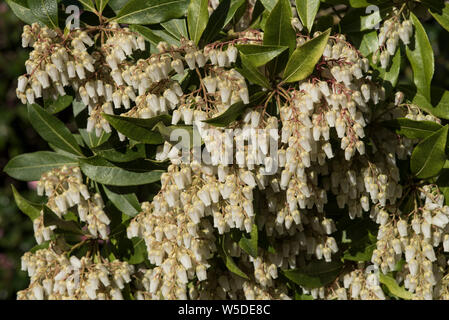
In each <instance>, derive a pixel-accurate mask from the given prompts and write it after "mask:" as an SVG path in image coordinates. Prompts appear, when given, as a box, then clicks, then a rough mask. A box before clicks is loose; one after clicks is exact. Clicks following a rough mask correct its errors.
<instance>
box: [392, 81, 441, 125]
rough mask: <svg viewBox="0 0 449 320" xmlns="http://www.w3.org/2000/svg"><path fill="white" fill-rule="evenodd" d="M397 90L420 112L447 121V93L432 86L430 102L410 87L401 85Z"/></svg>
mask: <svg viewBox="0 0 449 320" xmlns="http://www.w3.org/2000/svg"><path fill="white" fill-rule="evenodd" d="M398 88H399V90H400V91H403V92H404V94H405V96H406V97H407V98H408V99H409V100H410V101H411V103H412V104H414V105H417V106H418V107H419V108H420V109H421V110H424V111H426V112H428V113H430V114H432V115H434V116H435V117H438V118H442V119H449V91H446V90H444V89H442V88H438V87H435V86H432V88H431V99H432V100H431V101H432V102H431V101H430V100H428V99H427V98H426V97H424V96H423V95H422V94H421V93H419V92H417V91H416V88H414V87H412V86H409V85H403V84H401V85H399V86H398Z"/></svg>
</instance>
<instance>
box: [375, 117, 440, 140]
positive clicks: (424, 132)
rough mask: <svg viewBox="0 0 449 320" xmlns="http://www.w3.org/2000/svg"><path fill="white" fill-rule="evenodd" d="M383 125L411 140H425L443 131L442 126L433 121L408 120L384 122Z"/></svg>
mask: <svg viewBox="0 0 449 320" xmlns="http://www.w3.org/2000/svg"><path fill="white" fill-rule="evenodd" d="M382 125H384V126H386V127H388V128H391V129H393V130H395V131H396V133H397V134H400V135H403V136H405V137H407V138H410V139H424V138H427V137H428V136H430V135H431V134H433V133H435V131H438V130H439V129H441V125H440V124H438V123H436V122H432V121H416V120H411V119H407V118H398V119H394V120H388V121H383V122H382Z"/></svg>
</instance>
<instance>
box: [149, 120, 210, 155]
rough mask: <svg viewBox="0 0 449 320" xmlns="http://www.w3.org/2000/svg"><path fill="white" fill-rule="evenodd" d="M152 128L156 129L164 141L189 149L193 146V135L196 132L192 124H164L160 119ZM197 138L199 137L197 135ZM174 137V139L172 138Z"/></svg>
mask: <svg viewBox="0 0 449 320" xmlns="http://www.w3.org/2000/svg"><path fill="white" fill-rule="evenodd" d="M154 130H157V131H158V132H159V133H160V134H161V136H162V138H163V139H164V140H165V141H168V142H170V143H171V144H172V145H178V144H179V145H178V147H183V148H187V149H190V148H192V146H193V142H194V135H195V134H198V132H197V131H194V130H193V126H187V125H176V126H166V125H165V124H164V123H163V122H162V121H161V122H159V123H158V124H156V125H155V126H154ZM197 138H198V139H201V137H200V136H199V134H198V136H197ZM172 139H175V140H172Z"/></svg>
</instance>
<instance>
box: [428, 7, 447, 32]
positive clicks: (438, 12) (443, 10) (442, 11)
mask: <svg viewBox="0 0 449 320" xmlns="http://www.w3.org/2000/svg"><path fill="white" fill-rule="evenodd" d="M421 2H422V4H424V5H425V6H426V7H427V8H429V12H430V14H431V15H432V16H433V17H434V18H435V20H436V21H438V23H439V24H440V25H441V26H442V27H443V28H444V29H446V30H447V31H449V3H447V2H443V1H439V0H423V1H421Z"/></svg>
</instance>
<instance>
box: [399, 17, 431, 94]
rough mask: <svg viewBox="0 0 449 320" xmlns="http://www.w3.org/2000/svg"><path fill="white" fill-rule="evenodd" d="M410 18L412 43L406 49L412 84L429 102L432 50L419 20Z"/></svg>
mask: <svg viewBox="0 0 449 320" xmlns="http://www.w3.org/2000/svg"><path fill="white" fill-rule="evenodd" d="M410 16H411V20H412V23H413V26H414V29H415V30H414V38H413V39H414V41H413V42H412V43H411V44H410V45H408V46H407V48H406V53H407V58H408V60H409V61H410V64H411V65H412V70H413V82H414V83H415V85H416V88H417V89H418V92H419V93H421V94H422V95H423V96H424V97H425V98H426V99H427V100H429V101H430V100H431V98H430V97H431V95H430V92H431V89H430V87H431V82H432V78H433V72H434V67H435V66H434V64H435V63H434V57H433V50H432V46H431V44H430V42H429V38H428V37H427V34H426V30H425V29H424V27H423V26H422V24H421V22H420V21H419V19H418V18H417V17H416V16H415V15H414V14H413V13H411V14H410Z"/></svg>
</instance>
